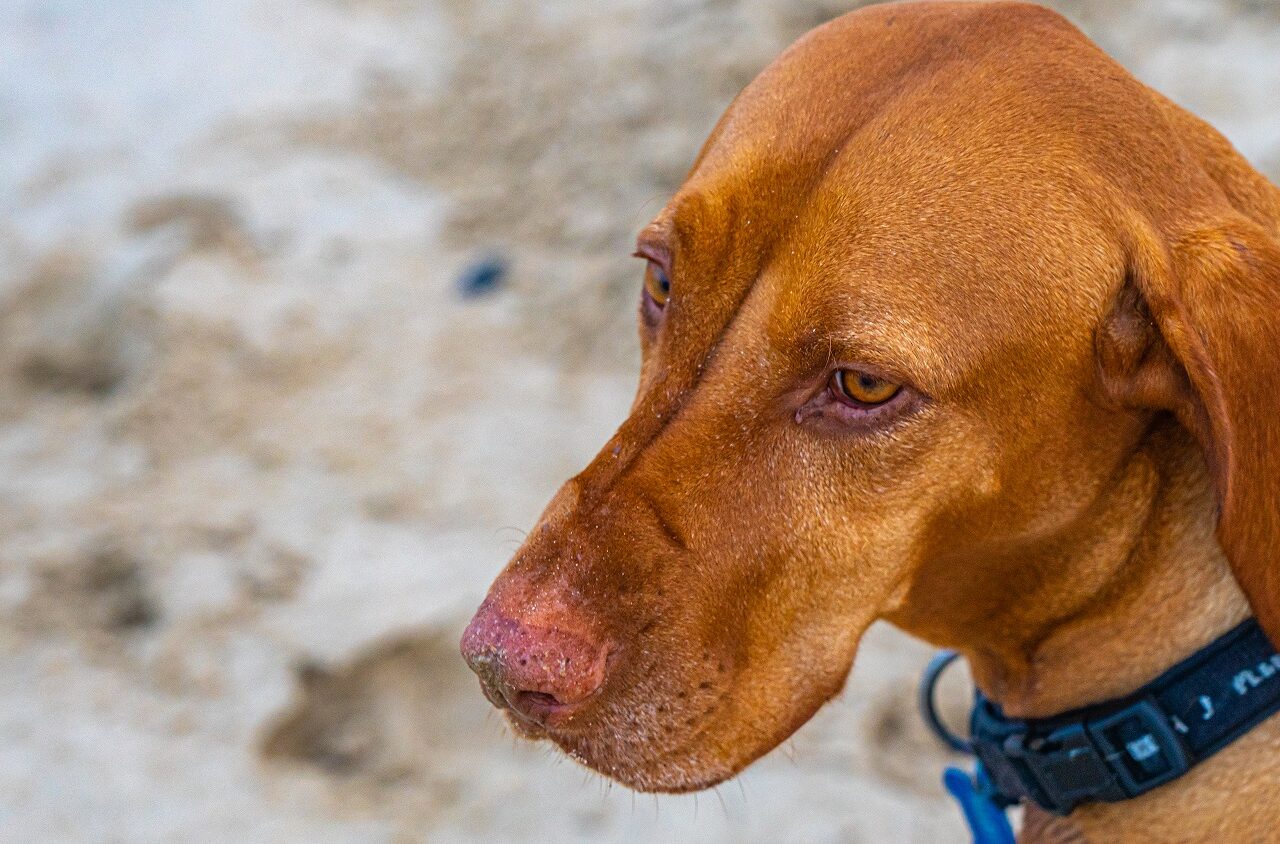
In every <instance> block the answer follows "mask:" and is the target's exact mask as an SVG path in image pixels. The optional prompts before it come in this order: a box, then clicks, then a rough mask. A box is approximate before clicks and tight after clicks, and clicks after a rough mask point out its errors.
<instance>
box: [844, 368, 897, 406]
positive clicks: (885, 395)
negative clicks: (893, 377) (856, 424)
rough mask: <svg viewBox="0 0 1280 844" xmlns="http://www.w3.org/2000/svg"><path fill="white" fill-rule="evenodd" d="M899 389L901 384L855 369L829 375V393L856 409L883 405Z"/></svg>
mask: <svg viewBox="0 0 1280 844" xmlns="http://www.w3.org/2000/svg"><path fill="white" fill-rule="evenodd" d="M901 389H902V385H901V384H895V383H894V382H892V381H886V380H885V379H883V378H877V377H876V376H874V375H872V374H870V373H868V372H859V371H858V370H856V369H837V370H836V371H835V372H833V373H831V392H832V393H834V394H835V396H836V397H837V398H839V399H841V400H842V401H844V402H845V403H846V404H852V405H855V406H858V407H874V406H876V405H878V404H884V403H885V402H887V401H889V399H891V398H893V397H894V396H896V395H897V394H898V391H899V390H901Z"/></svg>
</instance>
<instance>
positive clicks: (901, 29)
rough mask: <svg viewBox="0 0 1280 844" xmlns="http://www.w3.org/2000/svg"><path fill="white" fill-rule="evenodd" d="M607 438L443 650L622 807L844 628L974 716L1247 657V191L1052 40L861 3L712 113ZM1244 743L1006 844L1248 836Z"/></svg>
mask: <svg viewBox="0 0 1280 844" xmlns="http://www.w3.org/2000/svg"><path fill="white" fill-rule="evenodd" d="M636 254H637V255H638V256H639V257H640V258H641V260H643V261H644V262H645V264H644V266H645V269H644V279H643V285H642V290H641V291H640V298H641V304H640V315H639V323H640V339H641V347H642V363H641V367H640V379H639V387H638V391H637V394H636V398H635V401H634V404H633V406H632V408H631V412H630V416H629V417H628V418H627V419H626V420H625V421H624V422H623V423H622V425H621V427H620V428H619V429H618V431H617V433H616V434H614V436H613V437H612V439H610V440H609V441H608V442H607V443H605V445H604V447H603V448H602V450H601V451H600V453H599V455H598V456H597V457H595V459H594V460H592V461H591V463H590V465H588V466H587V467H586V469H585V470H583V471H582V472H581V473H580V474H579V475H577V476H576V477H574V478H572V479H571V480H569V481H568V482H567V483H565V485H564V486H563V487H562V488H561V489H560V490H559V492H558V493H557V494H556V495H555V497H554V498H553V500H552V501H551V503H550V504H549V506H548V507H547V509H546V511H545V512H544V513H543V515H542V516H541V517H540V520H539V522H538V524H537V526H536V527H535V528H534V529H533V530H532V531H531V532H530V534H529V535H528V537H527V539H526V540H525V542H524V544H523V546H522V547H521V548H520V549H519V550H518V552H517V553H516V554H515V556H514V558H513V559H512V560H511V561H510V563H509V564H508V565H507V566H506V568H505V569H504V570H503V571H502V572H501V574H500V575H499V576H498V578H497V579H496V581H495V582H494V584H493V586H492V588H491V590H490V591H489V594H488V596H487V597H486V598H485V600H484V602H483V604H482V605H481V606H480V608H479V610H478V611H477V613H476V615H475V617H474V619H473V620H472V621H471V623H470V625H469V626H468V628H467V630H466V632H465V633H464V635H463V640H462V651H463V655H464V657H465V658H466V660H467V662H468V663H469V665H470V666H471V667H472V669H473V670H474V671H475V672H476V673H477V674H478V675H479V677H480V679H481V686H482V688H483V690H484V692H485V694H486V695H487V696H488V698H489V700H490V701H491V702H493V703H494V704H495V705H497V706H498V707H500V708H502V709H503V710H505V711H506V712H507V713H508V714H509V715H510V721H511V723H512V725H513V727H514V728H515V729H516V730H517V731H518V732H520V733H521V734H523V735H526V736H529V737H534V738H546V739H550V740H551V741H553V742H554V743H555V744H557V745H558V746H559V747H560V748H562V749H563V750H564V751H566V752H567V753H568V754H570V755H571V756H573V757H574V758H575V759H577V760H579V761H580V762H582V763H584V764H586V765H588V766H590V767H591V768H593V769H595V770H596V771H598V772H600V773H602V774H604V775H606V776H608V777H610V778H612V779H614V780H617V781H619V782H621V783H623V784H625V785H627V786H630V787H632V788H635V789H640V790H645V791H660V792H683V791H689V790H694V789H701V788H706V787H708V786H711V785H714V784H716V783H718V782H720V781H722V780H724V779H726V778H728V777H731V776H733V775H734V774H736V773H737V772H739V771H741V770H742V769H743V768H744V767H745V766H746V765H748V764H749V763H751V762H752V761H753V760H755V759H756V758H758V757H760V756H761V755H762V754H764V753H766V752H768V751H769V750H771V749H772V748H774V747H776V746H777V745H778V744H779V743H780V742H782V741H783V740H784V739H786V738H787V737H788V736H789V735H790V734H791V733H792V732H793V731H794V730H796V729H797V728H798V727H800V725H802V724H804V723H805V721H806V720H808V719H809V717H810V716H812V715H813V714H814V712H815V711H816V710H817V709H818V708H819V707H821V706H822V705H823V704H824V703H825V702H826V701H828V700H829V699H831V698H832V696H834V695H836V694H837V693H838V692H839V691H840V689H841V687H842V686H843V684H844V682H845V678H846V676H847V675H848V673H849V670H850V666H851V665H852V661H853V659H854V655H855V652H856V650H857V647H858V641H859V639H860V637H861V636H862V635H863V633H864V631H866V629H867V628H868V626H869V625H870V624H871V623H872V622H873V621H875V620H876V619H886V620H887V621H889V622H891V623H892V624H894V625H896V626H898V627H899V628H901V629H903V630H905V631H907V632H909V633H911V634H914V635H916V636H918V637H920V638H922V639H925V640H927V641H928V642H931V643H934V644H936V645H939V646H942V647H947V648H953V649H956V650H958V651H959V652H961V653H962V654H963V655H964V656H965V657H966V658H967V659H968V661H969V664H970V665H971V667H972V671H973V675H974V678H975V682H976V684H977V686H978V687H979V688H980V689H981V690H982V692H983V693H984V694H985V695H987V696H988V697H989V698H991V699H992V700H994V701H997V702H998V703H999V705H1000V706H1001V707H1003V709H1004V711H1005V712H1006V713H1008V714H1009V715H1010V716H1013V717H1020V718H1039V717H1047V716H1051V715H1054V714H1055V713H1061V712H1064V711H1067V710H1071V709H1074V708H1076V707H1081V706H1085V705H1087V704H1092V703H1095V702H1097V701H1102V700H1107V699H1110V698H1114V697H1118V696H1121V695H1124V694H1126V693H1128V692H1130V691H1132V690H1133V689H1136V688H1138V687H1140V686H1142V685H1143V684H1144V683H1147V682H1148V681H1150V680H1151V679H1152V678H1154V677H1156V676H1157V675H1159V674H1160V673H1161V672H1162V671H1164V670H1165V669H1166V668H1167V667H1168V666H1170V665H1173V664H1174V663H1177V662H1178V661H1179V660H1181V659H1183V658H1184V657H1186V656H1187V655H1188V654H1191V653H1194V652H1196V651H1197V649H1199V648H1201V647H1203V646H1205V645H1206V644H1207V643H1209V642H1210V641H1212V640H1213V639H1215V638H1216V637H1218V636H1219V635H1220V634H1222V633H1223V632H1224V631H1226V630H1228V629H1230V628H1231V627H1233V626H1234V625H1236V624H1237V623H1239V622H1241V620H1242V619H1245V618H1248V617H1250V616H1253V617H1256V619H1257V621H1258V623H1259V624H1260V625H1261V626H1262V629H1263V630H1264V631H1265V632H1266V633H1267V635H1268V636H1269V637H1270V638H1271V640H1272V641H1276V640H1277V639H1280V190H1277V188H1276V187H1275V186H1274V185H1272V184H1271V183H1270V182H1268V181H1267V180H1266V179H1265V178H1264V177H1263V176H1261V175H1260V174H1259V173H1258V172H1256V171H1255V170H1254V169H1253V168H1252V167H1250V165H1249V164H1248V163H1247V162H1246V161H1245V160H1244V159H1243V158H1242V157H1241V156H1240V155H1239V154H1238V153H1237V152H1236V151H1235V150H1234V149H1233V148H1232V146H1231V145H1230V144H1229V143H1228V142H1227V141H1226V140H1225V139H1224V138H1223V137H1222V136H1221V135H1220V134H1218V133H1217V132H1216V131H1215V130H1214V129H1212V128H1211V127H1210V126H1208V125H1207V124H1205V123H1204V122H1202V121H1201V120H1199V119H1198V118H1196V117H1194V116H1192V115H1191V114H1189V113H1188V112H1186V111H1184V110H1182V109H1181V108H1179V107H1178V106H1176V105H1174V104H1172V103H1171V102H1170V101H1168V100H1167V99H1165V98H1164V97H1162V96H1161V95H1159V94H1158V93H1156V92H1154V91H1152V90H1151V89H1149V88H1147V87H1145V86H1144V85H1142V84H1141V83H1139V82H1138V81H1136V80H1135V79H1134V78H1133V77H1132V76H1130V75H1129V74H1128V73H1127V72H1126V71H1125V70H1123V69H1122V68H1121V67H1120V66H1118V65H1117V64H1116V63H1115V62H1114V61H1112V60H1111V59H1110V58H1109V57H1107V56H1106V55H1105V54H1104V53H1103V52H1102V51H1101V50H1100V49H1099V48H1097V47H1096V46H1095V45H1094V44H1092V43H1091V42H1090V41H1089V40H1088V39H1086V38H1085V37H1084V36H1083V35H1082V34H1081V33H1080V32H1079V31H1078V30H1077V29H1075V28H1074V27H1073V26H1072V25H1071V24H1069V23H1068V22H1067V21H1065V20H1064V19H1063V18H1061V17H1060V16H1058V15H1057V14H1055V13H1053V12H1051V11H1048V10H1046V9H1043V8H1040V7H1038V6H1035V5H1030V4H1024V3H1015V2H975V3H971V2H920V3H909V4H901V5H896V4H890V5H881V6H872V7H867V8H864V9H861V10H858V11H855V12H853V13H850V14H848V15H846V16H844V17H840V18H838V19H836V20H834V21H832V22H830V23H827V24H825V25H823V26H820V27H818V28H817V29H815V30H813V31H812V32H810V33H809V34H807V35H806V36H804V37H803V38H801V39H800V40H799V41H798V42H797V43H796V44H794V45H793V46H792V47H790V48H789V49H788V50H786V51H785V52H784V53H783V54H782V55H781V56H780V57H779V58H778V59H777V60H776V61H774V62H773V63H772V64H771V65H770V66H768V67H767V68H766V69H765V70H764V71H763V72H762V73H761V74H760V75H759V76H758V77H757V78H756V79H755V80H754V81H753V82H752V83H751V84H750V85H748V86H747V88H746V89H745V90H744V91H743V92H742V93H741V94H740V95H739V96H738V97H737V98H736V99H735V100H734V102H733V103H732V104H731V106H730V107H729V109H728V111H727V112H726V113H725V115H724V116H723V117H722V118H721V120H720V121H719V123H718V124H717V126H716V127H715V129H714V130H713V131H712V133H711V135H710V138H709V139H708V140H707V142H706V144H705V146H704V147H703V149H702V151H701V152H700V154H699V155H698V157H697V159H696V161H695V163H694V165H693V167H692V169H691V171H690V172H689V174H688V176H687V178H686V180H685V182H684V183H683V185H682V186H681V187H680V189H679V190H678V192H677V193H676V194H675V196H674V197H673V198H672V199H671V201H670V202H669V203H668V204H667V206H666V207H665V208H664V209H663V210H662V211H661V212H660V213H659V214H658V216H657V217H656V219H654V220H653V222H652V223H650V224H649V225H648V226H647V227H645V228H644V229H643V231H642V232H641V233H640V235H639V238H638V243H637V251H636ZM1278 752H1280V719H1276V718H1271V719H1268V720H1266V721H1265V722H1264V723H1262V724H1261V725H1259V726H1257V727H1256V728H1254V729H1253V730H1251V731H1250V732H1249V733H1248V734H1247V735H1245V736H1244V737H1243V738H1241V739H1240V740H1238V741H1236V742H1234V743H1233V744H1231V745H1230V746H1229V747H1227V748H1226V749H1224V750H1222V751H1221V752H1220V753H1218V754H1217V755H1215V756H1214V757H1213V758H1211V759H1209V760H1208V761H1207V762H1205V763H1204V764H1202V765H1199V766H1197V767H1196V768H1195V769H1193V770H1192V771H1191V772H1190V773H1188V774H1187V775H1186V776H1183V777H1181V778H1179V779H1177V780H1175V781H1173V782H1171V783H1169V784H1167V785H1164V786H1161V787H1160V788H1157V789H1155V790H1153V791H1151V792H1149V793H1147V794H1145V795H1142V796H1140V797H1137V798H1135V799H1132V800H1127V801H1124V802H1117V803H1091V804H1087V805H1084V806H1081V807H1080V808H1078V809H1076V810H1075V811H1073V812H1071V813H1070V814H1069V815H1068V816H1066V817H1059V816H1056V815H1051V814H1048V813H1046V812H1043V811H1040V810H1038V809H1036V808H1035V807H1031V808H1030V809H1029V810H1028V812H1027V815H1026V820H1025V822H1024V824H1023V830H1022V833H1021V835H1022V840H1023V841H1032V842H1038V841H1108V842H1110V841H1139V840H1141V841H1164V842H1168V841H1201V840H1210V839H1223V840H1230V841H1264V840H1280V765H1277V764H1276V763H1277V759H1278V758H1280V757H1278V756H1277V753H1278Z"/></svg>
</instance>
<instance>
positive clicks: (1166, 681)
mask: <svg viewBox="0 0 1280 844" xmlns="http://www.w3.org/2000/svg"><path fill="white" fill-rule="evenodd" d="M1277 711H1280V655H1277V653H1276V650H1275V649H1274V648H1273V647H1272V646H1271V643H1270V642H1269V641H1268V640H1267V637H1266V635H1265V634H1264V633H1263V632H1262V629H1261V628H1260V627H1259V626H1258V624H1257V622H1255V621H1254V620H1253V619H1249V620H1248V621H1245V622H1244V623H1242V624H1241V625H1240V626H1239V627H1236V628H1235V629H1234V630H1232V631H1231V632H1229V633H1227V634H1226V635H1224V636H1222V637H1221V638H1219V639H1218V640H1216V641H1215V642H1213V643H1212V644H1210V645H1208V646H1207V647H1205V648H1203V649H1202V650H1200V651H1198V652H1197V653H1195V654H1193V655H1192V656H1190V657H1188V658H1187V659H1184V660H1183V661H1182V662H1180V663H1178V664H1177V665H1175V666H1173V667H1172V668H1170V669H1169V670H1168V671H1166V672H1165V673H1163V674H1161V675H1160V676H1159V677H1157V678H1156V679H1155V680H1153V681H1151V682H1150V683H1148V684H1147V685H1145V686H1143V687H1142V688H1140V689H1138V690H1137V691H1135V692H1133V693H1132V694H1130V695H1127V696H1126V697H1123V698H1119V699H1117V700H1112V701H1108V702H1106V703H1101V704H1098V705H1096V706H1089V707H1086V708H1084V709H1077V710H1075V711H1073V712H1067V713H1064V714H1062V715H1056V716H1054V717H1052V718H1037V719H1016V718H1009V717H1007V716H1005V715H1004V713H1003V712H1001V711H1000V707H999V705H997V704H996V703H995V702H994V701H991V700H988V699H987V698H985V697H983V696H982V694H981V693H979V694H978V695H977V699H976V701H975V703H974V708H973V715H972V718H971V720H970V735H971V738H970V744H971V746H972V750H973V752H974V753H975V754H976V755H977V757H978V759H979V760H980V761H981V763H982V766H983V768H985V772H986V776H987V782H988V783H989V784H988V785H987V790H988V791H989V794H987V796H988V797H989V798H991V799H992V800H994V801H996V802H997V803H999V804H1001V805H1005V806H1008V805H1012V804H1015V803H1021V802H1023V801H1031V802H1033V803H1035V804H1037V805H1039V806H1041V807H1043V808H1044V809H1047V810H1048V811H1050V812H1054V813H1055V814H1059V815H1065V814H1067V813H1069V812H1070V811H1071V810H1072V809H1074V808H1075V807H1076V806H1077V805H1079V804H1081V803H1085V802H1090V801H1098V800H1101V801H1107V802H1114V801H1118V800H1128V799H1129V798H1131V797H1137V796H1138V795H1139V794H1144V793H1146V792H1148V791H1150V790H1151V789H1153V788H1155V787H1157V786H1159V785H1163V784H1164V783H1166V782H1169V781H1170V780H1173V779H1176V778H1178V777H1180V776H1182V775H1183V774H1185V773H1186V772H1187V771H1189V770H1190V769H1191V768H1192V767H1193V766H1195V765H1196V764H1197V763H1199V762H1203V761H1204V760H1205V759H1207V758H1209V757H1210V756H1212V755H1213V754H1214V753H1216V752H1217V751H1219V750H1221V749H1222V748H1223V747H1225V746H1227V745H1228V744H1230V743H1231V742H1233V741H1235V740H1236V739H1237V738H1239V737H1240V736H1242V735H1244V734H1245V733H1246V732H1248V731H1249V730H1250V729H1252V728H1253V727H1254V726H1256V725H1257V724H1259V723H1260V722H1261V721H1263V720H1264V719H1265V718H1267V717H1268V716H1270V715H1272V714H1273V713H1275V712H1277Z"/></svg>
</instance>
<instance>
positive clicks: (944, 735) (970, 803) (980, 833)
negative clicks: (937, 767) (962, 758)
mask: <svg viewBox="0 0 1280 844" xmlns="http://www.w3.org/2000/svg"><path fill="white" fill-rule="evenodd" d="M959 656H960V655H959V654H958V653H956V652H955V651H939V652H938V654H937V655H936V656H935V657H934V658H933V659H932V660H930V661H929V665H928V667H927V668H925V670H924V675H923V676H922V677H921V678H920V692H919V703H920V714H921V716H922V717H923V718H924V721H925V723H926V724H927V725H928V726H929V729H930V730H932V731H933V733H934V734H935V735H936V736H937V737H938V738H939V739H941V740H942V742H943V743H944V744H946V745H947V747H949V748H951V749H952V750H956V751H959V752H960V753H967V754H969V755H971V756H972V755H973V747H972V745H970V744H969V742H968V741H966V740H965V739H962V738H960V737H959V736H957V735H955V734H954V733H952V732H951V731H950V730H949V729H947V726H946V725H945V724H943V723H942V719H941V718H939V717H938V711H937V709H936V708H935V707H934V705H933V692H934V689H935V687H936V686H937V685H938V678H939V677H941V676H942V672H943V671H945V670H946V668H947V666H948V665H950V664H951V663H953V662H955V661H956V660H957V659H958V658H959ZM942 784H943V785H944V786H945V787H946V789H947V791H948V792H949V793H950V794H951V796H952V798H954V799H955V801H956V803H958V804H959V805H960V811H961V812H962V813H963V814H964V820H965V823H967V824H968V825H969V832H970V833H972V834H973V844H1016V840H1015V838H1014V835H1013V826H1012V825H1010V823H1009V817H1008V815H1006V814H1005V810H1004V806H1003V805H1001V803H999V802H997V801H996V799H995V788H994V787H993V786H992V784H991V780H990V779H989V778H988V777H987V773H986V771H984V770H983V768H982V763H981V762H975V763H974V771H973V773H972V774H969V773H966V772H965V771H962V770H960V769H959V768H954V767H948V768H947V769H946V770H945V771H943V773H942Z"/></svg>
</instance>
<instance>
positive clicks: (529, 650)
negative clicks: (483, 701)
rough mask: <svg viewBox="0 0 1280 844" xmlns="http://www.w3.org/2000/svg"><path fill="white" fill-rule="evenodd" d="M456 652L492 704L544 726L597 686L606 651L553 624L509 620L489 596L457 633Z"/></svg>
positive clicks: (571, 708)
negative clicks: (458, 647) (458, 644)
mask: <svg viewBox="0 0 1280 844" xmlns="http://www.w3.org/2000/svg"><path fill="white" fill-rule="evenodd" d="M462 656H463V658H464V659H465V660H466V661H467V665H469V666H471V670H472V671H474V672H475V673H476V674H477V675H478V676H479V677H480V684H481V686H482V687H483V688H484V692H485V695H486V696H487V697H488V698H489V700H490V701H491V702H492V703H493V704H494V705H495V706H499V707H506V708H508V709H510V710H512V711H513V712H514V713H516V714H517V715H519V716H521V717H523V718H524V719H525V720H528V721H532V722H534V723H537V724H544V725H545V724H546V723H547V721H548V719H550V718H552V717H554V716H556V715H567V714H568V713H569V712H571V711H572V710H573V709H574V708H576V705H577V704H580V703H582V702H583V701H585V700H586V699H587V698H589V697H591V696H592V695H593V694H594V693H595V692H596V690H597V689H599V688H600V686H601V685H602V684H603V683H604V677H605V663H606V660H607V658H608V651H607V648H605V647H603V646H601V645H600V644H597V643H595V642H592V641H590V640H589V639H588V638H587V637H585V636H584V635H582V634H579V633H574V632H570V631H568V630H565V629H562V628H561V627H558V626H556V625H555V624H554V623H548V624H545V625H543V626H534V625H533V624H532V623H528V622H524V621H521V620H519V619H516V618H512V617H511V616H509V615H507V614H506V613H504V612H503V611H502V610H501V609H499V607H498V606H497V605H496V603H495V601H494V600H493V598H489V599H488V600H486V601H485V602H484V603H483V604H481V605H480V609H479V610H478V611H477V612H476V614H475V617H474V618H472V619H471V623H470V624H468V625H467V629H466V631H465V632H464V633H463V634H462Z"/></svg>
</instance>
